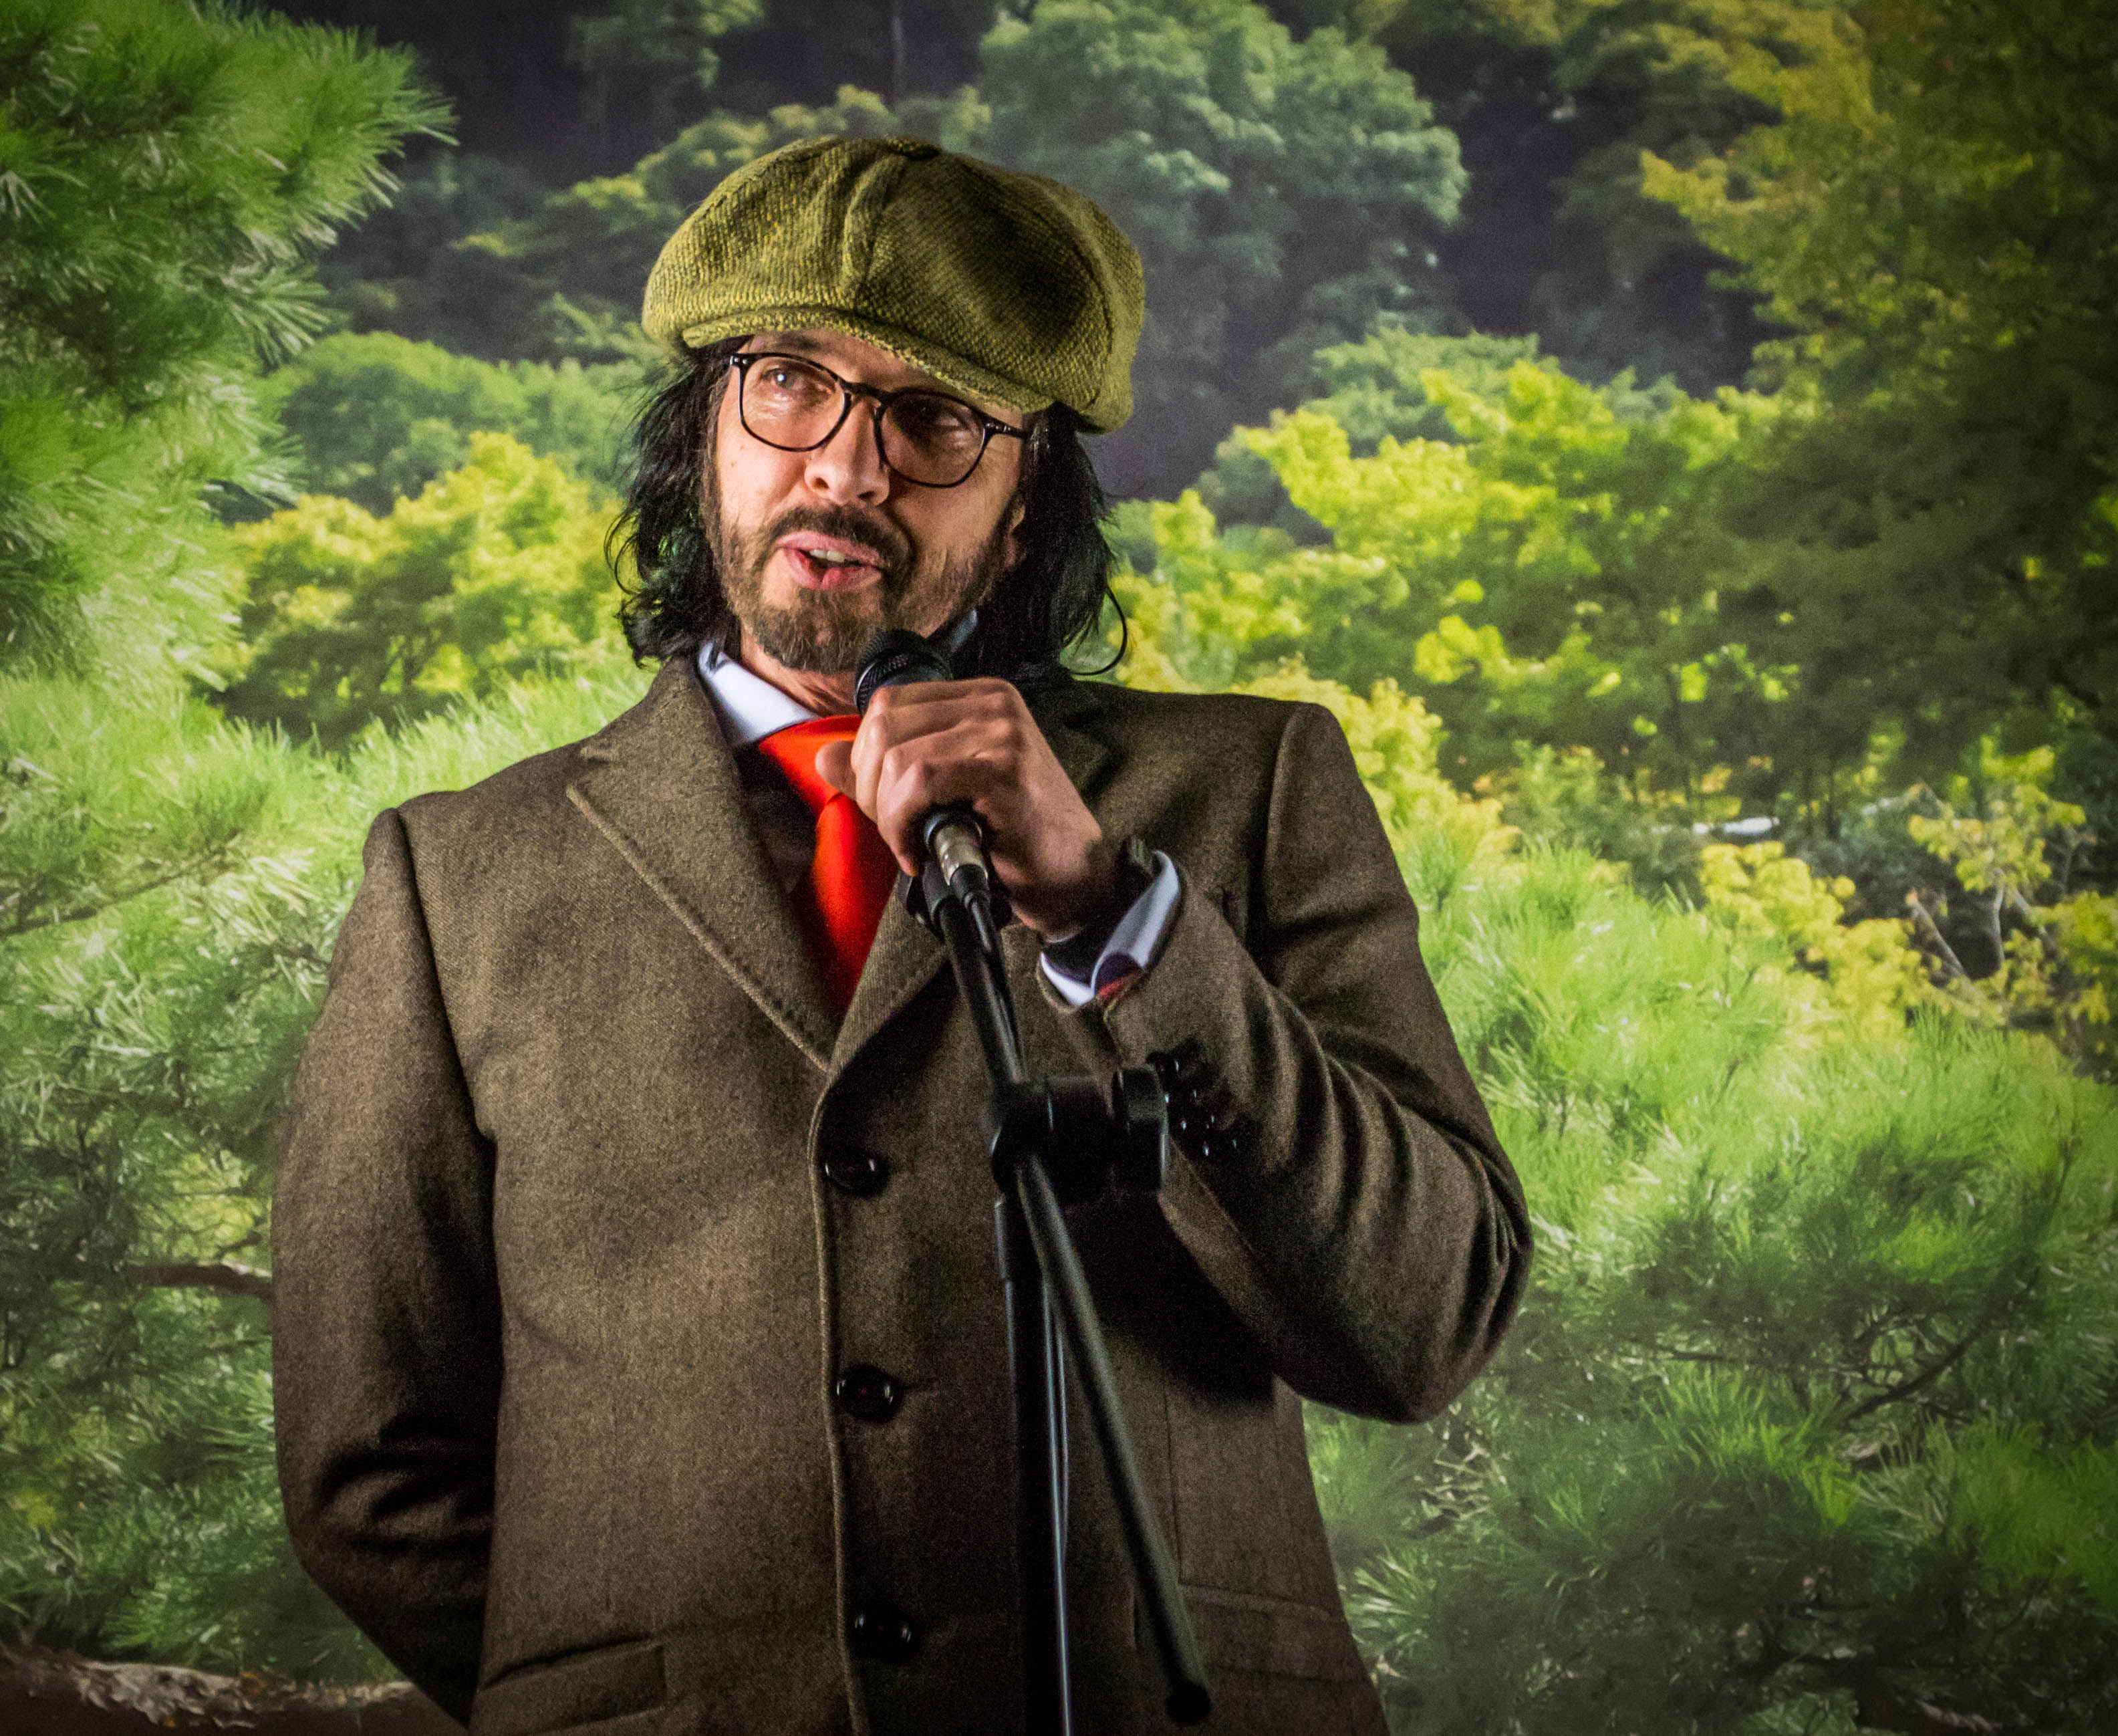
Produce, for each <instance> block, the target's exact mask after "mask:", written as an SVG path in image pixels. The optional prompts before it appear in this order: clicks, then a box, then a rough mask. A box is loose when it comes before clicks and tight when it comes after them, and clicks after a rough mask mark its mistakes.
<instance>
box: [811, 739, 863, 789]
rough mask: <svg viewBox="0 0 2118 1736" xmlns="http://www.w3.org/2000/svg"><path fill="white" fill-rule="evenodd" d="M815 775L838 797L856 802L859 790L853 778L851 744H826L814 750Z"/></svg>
mask: <svg viewBox="0 0 2118 1736" xmlns="http://www.w3.org/2000/svg"><path fill="white" fill-rule="evenodd" d="M816 775H817V776H818V777H820V778H821V779H822V780H824V781H825V783H826V784H829V785H830V786H831V788H832V789H835V790H837V791H838V792H839V794H840V795H848V796H852V797H853V799H854V800H856V801H858V800H859V799H860V797H859V789H858V785H856V783H855V781H854V778H853V743H851V742H826V743H825V744H824V745H823V746H822V747H821V748H818V749H817V750H816Z"/></svg>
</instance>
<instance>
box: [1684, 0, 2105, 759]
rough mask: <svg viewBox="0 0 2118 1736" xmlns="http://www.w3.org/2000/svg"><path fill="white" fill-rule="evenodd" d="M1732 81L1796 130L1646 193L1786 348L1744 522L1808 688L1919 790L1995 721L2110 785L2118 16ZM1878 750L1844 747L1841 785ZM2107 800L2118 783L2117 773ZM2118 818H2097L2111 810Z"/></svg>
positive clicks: (1847, 33) (1955, 32)
mask: <svg viewBox="0 0 2118 1736" xmlns="http://www.w3.org/2000/svg"><path fill="white" fill-rule="evenodd" d="M1811 48H1812V52H1811V53H1810V54H1808V55H1807V56H1806V57H1804V58H1801V59H1800V60H1797V61H1796V62H1792V63H1788V64H1783V63H1781V62H1778V61H1774V60H1770V59H1765V58H1759V59H1756V60H1754V61H1752V62H1748V63H1746V65H1745V66H1744V67H1741V69H1740V81H1741V83H1742V84H1743V85H1744V86H1746V88H1748V89H1750V90H1754V91H1755V92H1756V93H1757V94H1758V95H1759V96H1760V99H1761V100H1766V101H1769V102H1770V103H1771V104H1773V105H1774V106H1775V107H1776V108H1778V109H1779V110H1780V111H1781V112H1782V113H1784V114H1785V115H1786V116H1787V118H1786V120H1785V121H1784V122H1783V123H1779V124H1776V125H1773V126H1770V127H1758V128H1754V129H1752V130H1751V131H1750V132H1746V133H1745V134H1744V135H1743V136H1742V137H1741V138H1740V139H1738V140H1736V141H1735V142H1734V143H1733V144H1732V145H1731V146H1729V147H1728V148H1727V150H1724V151H1723V152H1721V153H1719V154H1718V155H1710V156H1708V157H1705V158H1703V159H1701V160H1698V161H1696V162H1695V163H1690V164H1685V163H1682V162H1679V161H1676V160H1667V159H1662V158H1653V157H1651V158H1650V159H1649V161H1648V165H1647V166H1648V169H1649V180H1648V187H1649V191H1650V192H1653V193H1654V194H1656V195H1658V197H1664V198H1667V199H1668V200H1669V201H1672V204H1673V205H1674V206H1676V208H1677V209H1678V210H1680V211H1682V212H1684V213H1685V214H1686V215H1687V216H1688V217H1690V220H1692V221H1693V222H1694V223H1695V225H1697V226H1698V227H1699V230H1700V232H1701V233H1702V234H1704V236H1705V237H1706V238H1707V239H1709V241H1710V242H1712V243H1713V244H1714V245H1715V246H1716V247H1718V248H1721V249H1722V250H1723V252H1727V253H1728V254H1730V255H1731V256H1732V257H1734V258H1736V260H1738V261H1739V262H1741V265H1742V266H1743V280H1744V282H1745V283H1746V285H1748V286H1749V287H1750V288H1752V289H1754V290H1755V291H1756V292H1757V293H1759V294H1760V295H1761V296H1762V297H1763V298H1764V306H1765V308H1766V310H1767V312H1769V314H1770V315H1771V317H1773V318H1774V319H1776V320H1778V321H1780V322H1783V323H1785V324H1786V325H1787V326H1791V327H1792V333H1793V335H1792V336H1789V337H1788V338H1787V339H1786V340H1783V341H1782V342H1779V343H1778V344H1776V345H1773V346H1771V347H1770V348H1769V350H1766V351H1765V352H1764V354H1763V359H1764V363H1765V364H1766V366H1767V368H1768V369H1769V373H1770V375H1771V377H1773V378H1774V379H1775V380H1777V381H1778V382H1781V384H1782V386H1783V395H1784V396H1788V397H1789V398H1790V399H1792V400H1796V401H1797V402H1801V403H1805V404H1808V405H1814V406H1815V412H1814V414H1798V415H1793V416H1790V417H1788V418H1787V419H1784V421H1783V427H1782V431H1781V432H1782V437H1783V441H1784V442H1785V450H1784V451H1783V453H1782V454H1780V455H1779V456H1778V458H1777V460H1776V461H1775V462H1774V463H1773V465H1772V466H1771V469H1770V478H1771V486H1770V487H1769V488H1766V489H1764V490H1763V491H1761V493H1760V498H1759V500H1758V502H1757V503H1756V506H1755V517H1756V519H1757V521H1759V522H1760V523H1765V524H1769V525H1771V526H1772V527H1773V534H1774V539H1775V542H1776V544H1777V553H1776V557H1775V558H1773V560H1772V561H1771V562H1770V563H1769V565H1768V566H1766V567H1764V568H1763V569H1762V570H1761V572H1760V574H1759V575H1758V589H1759V595H1760V597H1761V598H1764V599H1769V604H1770V606H1771V607H1773V608H1774V609H1778V610H1779V611H1780V612H1782V613H1785V614H1787V615H1788V616H1789V617H1790V618H1791V619H1792V635H1793V637H1796V638H1797V640H1798V641H1799V642H1800V644H1801V647H1802V652H1801V662H1802V664H1803V666H1804V669H1805V671H1806V676H1807V678H1808V679H1809V681H1810V683H1812V684H1818V685H1821V686H1822V687H1825V688H1826V689H1829V690H1834V691H1838V692H1845V693H1847V694H1848V695H1849V696H1852V695H1856V694H1857V695H1858V696H1859V702H1858V703H1857V704H1852V705H1849V706H1847V714H1848V720H1849V722H1850V716H1851V715H1852V713H1854V712H1857V711H1866V713H1867V714H1868V715H1892V716H1895V717H1897V718H1898V719H1900V720H1902V723H1903V728H1904V729H1905V730H1906V732H1907V737H1908V748H1910V749H1911V751H1912V752H1913V753H1914V754H1915V755H1916V756H1917V757H1922V758H1924V759H1925V760H1926V762H1929V763H1936V762H1945V761H1948V760H1950V759H1953V758H1954V757H1957V756H1958V755H1961V754H1963V753H1965V752H1968V751H1969V750H1970V749H1972V747H1973V746H1974V745H1975V743H1977V740H1978V738H1980V737H1981V736H1982V734H1985V733H1986V730H1987V729H1989V728H1990V727H1991V725H1992V724H1993V722H1994V721H1995V720H1998V719H2004V718H2005V719H2009V720H2010V722H2011V724H2013V726H2014V728H2015V729H2016V730H2017V731H2018V733H2019V736H2020V737H2021V744H2022V745H2029V744H2031V743H2036V742H2038V741H2050V740H2051V739H2053V737H2054V732H2055V731H2056V730H2060V731H2065V732H2067V733H2086V734H2093V735H2094V736H2096V737H2097V738H2100V739H2101V741H2102V744H2103V747H2102V754H2101V760H2102V764H2103V765H2104V766H2106V767H2107V766H2109V764H2110V762H2111V749H2110V743H2111V741H2112V738H2113V736H2114V731H2113V729H2112V727H2111V724H2110V723H2109V721H2108V714H2109V700H2110V696H2111V693H2112V692H2113V691H2114V677H2118V626H2114V623H2115V622H2118V617H2114V615H2113V613H2112V611H2111V609H2110V608H2109V606H2108V604H2109V596H2108V594H2109V573H2110V570H2111V563H2112V561H2113V559H2114V558H2118V437H2114V434H2113V429H2114V428H2118V302H2114V295H2118V271H2114V270H2113V262H2114V260H2115V259H2118V211H2115V210H2114V207H2113V206H2112V203H2111V198H2110V188H2111V185H2112V184H2113V181H2114V177H2118V119H2115V118H2114V113H2118V111H2114V109H2113V106H2112V104H2111V92H2110V77H2109V70H2108V69H2109V67H2110V65H2111V60H2112V58H2113V55H2114V54H2118V20H2114V18H2113V16H2112V15H2111V12H2110V10H2109V8H2107V7H2073V6H2068V5H2064V4H2060V3H2057V0H2037V3H2032V4H2028V5H2023V6H2000V5H1996V4H1990V3H1986V0H1940V3H1938V4H1935V5H1926V4H1921V5H1918V6H1913V5H1909V4H1903V3H1897V0H1879V3H1875V4H1870V5H1863V6H1861V7H1857V9H1856V11H1855V12H1854V13H1853V14H1852V17H1851V18H1848V17H1846V16H1839V15H1829V28H1820V29H1818V30H1816V32H1815V35H1814V36H1813V38H1812V39H1811ZM1860 749H1861V743H1860V742H1858V741H1857V740H1855V739H1854V738H1853V736H1852V730H1851V729H1850V728H1845V729H1842V731H1841V736H1840V739H1839V742H1838V753H1839V756H1840V758H1841V760H1842V762H1847V761H1857V758H1858V757H1859V752H1860ZM2106 775H2107V772H2106ZM2105 794H2106V795H2107V794H2108V791H2107V789H2106V792H2105Z"/></svg>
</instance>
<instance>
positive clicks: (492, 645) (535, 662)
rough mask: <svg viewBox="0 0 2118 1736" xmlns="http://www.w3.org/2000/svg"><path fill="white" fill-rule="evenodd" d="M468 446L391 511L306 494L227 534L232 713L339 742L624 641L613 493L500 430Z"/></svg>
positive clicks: (226, 671)
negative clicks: (233, 622)
mask: <svg viewBox="0 0 2118 1736" xmlns="http://www.w3.org/2000/svg"><path fill="white" fill-rule="evenodd" d="M469 445H470V459H469V462H468V463H467V464H465V465H464V466H463V467H462V468H461V469H460V470H454V471H451V473H450V474H449V475H446V476H443V477H442V478H440V479H437V480H436V481H435V482H433V483H432V484H429V485H428V488H426V490H425V491H424V492H423V493H421V494H420V495H419V498H416V499H413V500H400V501H399V502H397V503H396V505H395V507H393V508H392V509H391V512H390V513H389V514H388V516H386V517H381V518H378V517H377V516H375V515H373V514H372V513H370V512H367V511H365V510H364V509H363V508H362V507H358V506H355V505H354V503H353V502H350V501H346V500H340V499H338V498H335V497H334V496H331V495H327V494H322V495H309V496H306V497H304V498H303V500H302V501H301V502H298V504H297V505H295V506H294V507H289V509H288V510H286V511H285V512H280V513H277V514H275V515H274V516H272V517H271V519H269V520H266V521H265V522H263V523H262V524H258V525H247V526H245V527H244V528H243V530H240V531H238V532H237V533H236V537H237V540H238V543H239V544H241V546H242V549H243V557H244V567H245V573H246V577H247V598H246V600H245V602H244V604H243V642H242V644H241V645H240V646H238V647H235V648H234V649H232V650H230V651H229V652H228V653H227V654H226V655H225V657H224V660H223V661H222V663H221V665H220V669H219V670H218V672H217V673H218V674H220V677H221V678H222V679H223V680H224V683H225V685H224V687H223V689H222V692H221V693H220V704H221V706H222V708H223V709H224V711H226V712H227V713H228V714H229V715H230V716H232V717H239V718H243V719H245V720H248V721H251V722H253V723H272V724H279V725H280V726H281V727H282V728H284V729H289V730H291V731H292V732H293V733H294V734H296V735H298V736H303V735H308V734H311V733H312V732H313V734H314V735H315V738H316V739H317V741H318V742H319V743H321V744H322V745H323V746H325V747H326V748H337V747H340V746H343V745H344V744H345V742H346V741H347V740H349V738H351V737H352V736H353V735H354V734H356V733H357V732H358V731H359V730H361V729H365V728H367V727H368V725H369V724H372V723H377V722H386V723H395V722H401V721H404V720H407V719H410V718H414V717H419V716H423V715H431V714H432V713H433V712H435V711H440V710H442V708H444V707H445V706H449V705H451V704H452V703H454V702H456V701H459V700H460V699H464V698H469V697H487V696H488V695H490V694H492V693H493V692H496V691H497V690H498V689H499V688H500V687H502V686H504V685H505V684H506V683H508V682H509V681H511V680H513V679H516V678H519V677H520V676H523V675H525V674H530V673H533V672H548V673H557V672H559V671H562V670H564V669H567V668H569V667H571V666H572V665H574V664H580V663H584V662H595V661H599V660H605V659H607V658H608V656H610V655H613V654H615V653H616V652H617V649H618V647H619V646H620V645H621V643H622V640H621V638H620V636H619V635H618V632H617V618H616V604H617V592H616V590H615V588H614V586H613V582H612V576H611V572H610V567H609V564H608V560H607V559H606V558H605V555H604V552H603V549H604V539H605V537H606V535H608V531H609V529H610V524H611V515H612V512H613V504H612V503H611V502H608V500H606V499H603V498H599V496H598V495H597V494H596V493H594V490H593V489H591V488H590V486H589V485H588V484H585V483H582V482H578V481H576V480H575V479H573V478H572V477H571V476H569V475H567V474H566V471H565V470H564V469H563V468H562V467H561V466H560V465H558V464H557V463H555V462H554V461H552V460H550V459H544V458H539V457H537V456H535V455H534V453H532V452H531V451H530V450H529V449H528V448H527V447H525V446H523V445H522V444H521V442H519V441H517V440H516V439H514V438H512V437H510V436H508V435H506V434H498V433H474V434H472V435H471V436H470V437H469Z"/></svg>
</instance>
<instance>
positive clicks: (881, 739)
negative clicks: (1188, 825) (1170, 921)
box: [816, 681, 1118, 940]
mask: <svg viewBox="0 0 2118 1736" xmlns="http://www.w3.org/2000/svg"><path fill="white" fill-rule="evenodd" d="M816 770H817V771H819V772H820V773H821V774H822V775H823V776H824V778H825V780H826V781H827V782H829V783H830V785H832V787H833V788H835V789H839V790H842V791H844V793H845V794H848V795H849V796H851V797H852V798H853V799H854V800H855V801H856V802H858V803H859V804H860V806H861V809H862V812H864V813H866V814H867V817H869V818H870V819H872V820H873V821H874V822H875V823H876V829H877V830H878V831H881V834H882V837H883V841H884V842H885V843H886V844H887V845H889V846H890V849H891V850H892V851H893V852H894V853H895V855H896V857H897V860H898V865H899V867H901V868H903V869H904V871H905V873H908V874H916V873H918V871H919V866H920V855H919V849H920V846H919V836H918V830H917V827H918V822H919V821H920V820H921V819H922V818H923V817H925V816H926V815H927V813H928V812H931V811H932V809H934V808H941V807H946V805H948V804H949V803H952V802H968V803H970V804H971V806H972V807H973V808H974V809H975V810H976V811H977V813H978V818H979V820H980V821H981V822H983V824H984V826H985V830H986V844H987V852H988V854H990V855H991V857H992V867H993V873H995V874H996V875H997V876H998V877H999V880H1000V883H1001V887H1002V888H1003V889H1004V890H1005V891H1006V893H1007V896H1008V901H1009V902H1010V904H1012V905H1014V906H1015V914H1017V915H1018V916H1020V918H1021V919H1023V920H1024V922H1026V923H1028V924H1029V926H1030V927H1031V928H1034V929H1035V930H1036V931H1037V932H1038V933H1039V934H1041V935H1043V937H1045V938H1047V940H1048V939H1050V938H1051V937H1053V936H1054V935H1059V934H1066V933H1071V932H1072V931H1073V930H1075V929H1076V928H1081V927H1083V926H1084V925H1085V924H1089V923H1090V922H1093V921H1094V920H1095V919H1097V918H1098V917H1100V916H1103V915H1106V914H1109V913H1110V907H1111V905H1112V903H1113V901H1114V900H1116V898H1117V888H1118V880H1117V852H1116V850H1115V849H1112V846H1111V845H1109V844H1108V843H1107V842H1106V841H1105V840H1104V838H1103V828H1102V827H1101V826H1098V825H1097V824H1096V818H1095V816H1094V814H1092V813H1090V812H1089V810H1088V807H1087V805H1086V804H1085V803H1083V801H1082V800H1081V798H1080V793H1079V792H1078V791H1076V790H1075V788H1074V786H1073V785H1072V784H1071V782H1070V781H1069V780H1068V779H1067V776H1066V772H1065V771H1063V770H1062V769H1061V766H1060V764H1059V762H1058V760H1057V758H1056V757H1054V756H1053V754H1052V748H1051V744H1050V743H1047V741H1046V740H1045V739H1044V733H1043V731H1042V730H1041V729H1038V727H1037V720H1035V719H1034V718H1033V717H1032V716H1031V715H1029V706H1026V705H1024V703H1023V702H1022V695H1021V694H1020V693H1019V692H1016V691H1015V688H1014V687H1011V686H1010V684H1009V683H1006V682H1005V681H936V682H923V683H911V684H908V685H906V686H904V687H882V688H880V689H878V690H877V691H876V695H875V697H874V698H873V699H872V700H870V701H868V708H867V715H866V716H865V717H864V718H862V720H861V727H860V734H858V735H857V736H855V737H854V738H853V742H852V743H851V744H850V745H848V744H847V743H842V742H841V743H832V744H831V745H830V746H829V747H827V748H823V749H822V750H821V752H818V754H817V755H816Z"/></svg>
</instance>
